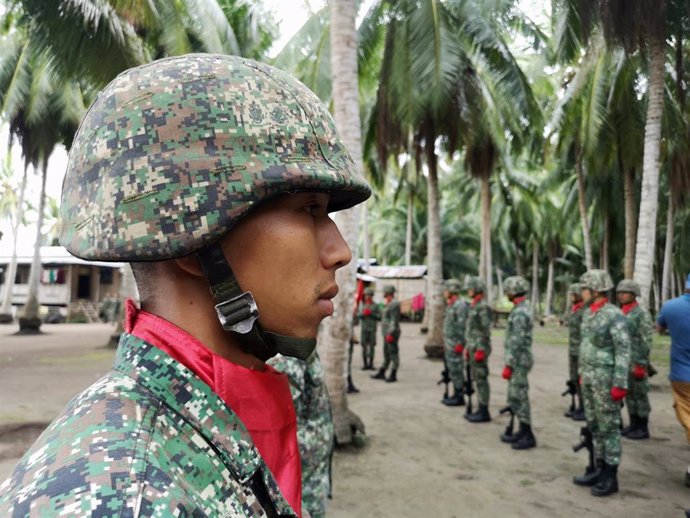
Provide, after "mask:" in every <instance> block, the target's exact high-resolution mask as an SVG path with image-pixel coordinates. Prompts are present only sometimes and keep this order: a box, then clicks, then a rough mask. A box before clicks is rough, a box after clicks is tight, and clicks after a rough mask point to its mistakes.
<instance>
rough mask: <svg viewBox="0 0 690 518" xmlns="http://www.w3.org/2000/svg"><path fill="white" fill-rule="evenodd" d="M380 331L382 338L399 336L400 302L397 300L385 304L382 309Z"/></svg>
mask: <svg viewBox="0 0 690 518" xmlns="http://www.w3.org/2000/svg"><path fill="white" fill-rule="evenodd" d="M381 331H382V332H383V336H384V337H385V336H386V335H393V336H395V337H396V338H398V337H399V336H400V302H398V301H397V300H394V301H392V302H391V303H390V304H386V306H385V307H384V308H383V321H382V322H381Z"/></svg>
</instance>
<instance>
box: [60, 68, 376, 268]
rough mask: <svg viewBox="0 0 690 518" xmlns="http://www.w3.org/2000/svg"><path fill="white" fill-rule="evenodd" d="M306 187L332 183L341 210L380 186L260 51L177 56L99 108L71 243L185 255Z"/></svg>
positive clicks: (321, 112)
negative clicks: (254, 55)
mask: <svg viewBox="0 0 690 518" xmlns="http://www.w3.org/2000/svg"><path fill="white" fill-rule="evenodd" d="M295 191H325V192H330V193H331V197H330V203H329V207H328V209H329V210H330V211H334V210H340V209H345V208H348V207H351V206H353V205H355V204H357V203H359V202H361V201H364V200H365V199H367V198H368V197H369V195H370V194H371V191H370V188H369V186H368V185H367V183H366V181H365V180H364V179H363V178H362V177H361V176H360V174H359V172H358V171H356V170H355V166H354V162H353V161H352V158H351V157H350V155H349V154H348V152H347V150H346V148H345V146H344V144H343V143H342V141H341V140H340V138H339V137H338V134H337V132H336V129H335V126H334V124H333V119H332V118H331V115H330V114H329V113H328V110H327V109H326V108H325V107H324V105H323V104H322V102H321V101H320V100H319V99H318V98H317V97H316V96H315V95H314V94H313V93H312V92H311V91H310V90H309V89H307V88H306V87H305V86H304V85H302V84H301V83H299V82H298V81H296V80H295V79H293V78H292V77H290V76H289V75H288V74H286V73H285V72H282V71H280V70H278V69H276V68H273V67H271V66H268V65H265V64H263V63H258V62H255V61H252V60H249V59H244V58H240V57H236V56H226V55H212V54H188V55H185V56H181V57H173V58H166V59H162V60H159V61H155V62H153V63H150V64H147V65H143V66H140V67H137V68H133V69H130V70H127V71H126V72H123V73H122V74H120V75H119V76H118V77H117V78H116V79H115V80H113V81H112V82H111V83H110V84H109V85H108V86H107V87H106V88H105V89H104V90H103V91H102V92H101V93H100V94H99V96H98V98H97V99H96V101H95V102H94V103H93V105H92V106H91V108H89V110H88V112H87V114H86V115H85V117H84V119H83V121H82V123H81V126H80V127H79V130H78V131H77V134H76V135H75V138H74V143H73V145H72V148H71V151H70V156H69V163H68V166H67V173H66V176H65V180H64V185H63V196H62V204H61V216H62V222H63V225H62V227H61V228H62V235H61V238H60V242H61V244H62V245H64V246H65V247H66V248H67V249H68V250H69V251H70V252H71V253H72V254H73V255H76V256H78V257H82V258H84V259H98V260H105V261H108V260H116V261H141V260H145V261H147V260H165V259H170V258H174V257H180V256H184V255H187V254H189V253H192V252H194V251H196V250H199V249H201V248H203V247H204V246H205V245H208V244H209V243H212V242H214V241H216V240H217V239H218V238H220V237H221V236H222V235H223V234H225V233H226V232H227V231H228V230H230V229H231V228H232V227H233V226H234V225H235V224H236V223H237V222H238V221H239V220H240V219H241V218H242V217H243V216H244V215H245V214H246V213H247V211H249V210H250V209H251V208H252V207H254V206H256V205H257V204H259V203H261V202H263V201H265V200H267V199H270V198H271V197H274V196H276V195H279V194H281V193H286V192H295Z"/></svg>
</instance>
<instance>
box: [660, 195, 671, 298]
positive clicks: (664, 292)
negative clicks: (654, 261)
mask: <svg viewBox="0 0 690 518" xmlns="http://www.w3.org/2000/svg"><path fill="white" fill-rule="evenodd" d="M672 257H673V200H671V196H669V199H668V210H667V211H666V244H665V245H664V269H663V272H662V274H661V303H662V304H663V303H664V302H666V301H667V300H668V299H669V298H671V280H672V278H673V265H672V263H671V259H672Z"/></svg>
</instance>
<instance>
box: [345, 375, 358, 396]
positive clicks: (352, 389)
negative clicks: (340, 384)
mask: <svg viewBox="0 0 690 518" xmlns="http://www.w3.org/2000/svg"><path fill="white" fill-rule="evenodd" d="M357 392H359V389H358V388H357V387H355V384H354V383H352V376H348V377H347V393H348V394H356V393H357Z"/></svg>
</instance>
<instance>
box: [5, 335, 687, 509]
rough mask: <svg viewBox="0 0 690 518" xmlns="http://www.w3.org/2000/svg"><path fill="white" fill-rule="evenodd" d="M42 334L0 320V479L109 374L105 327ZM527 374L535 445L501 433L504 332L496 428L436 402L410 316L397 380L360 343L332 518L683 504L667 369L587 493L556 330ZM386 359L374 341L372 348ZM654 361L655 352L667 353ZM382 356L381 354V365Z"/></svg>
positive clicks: (434, 374)
mask: <svg viewBox="0 0 690 518" xmlns="http://www.w3.org/2000/svg"><path fill="white" fill-rule="evenodd" d="M44 329H45V331H46V332H47V334H45V335H41V336H38V337H16V336H12V333H13V332H14V331H16V329H15V328H14V327H13V326H1V327H0V479H3V478H4V477H5V476H6V475H7V474H8V473H9V472H10V470H11V469H12V467H13V465H14V464H15V463H16V460H17V457H18V456H20V455H21V452H22V451H23V450H24V449H25V448H26V447H27V446H28V444H30V442H31V441H32V440H33V437H35V436H36V434H37V433H38V432H39V431H40V429H41V428H42V427H43V426H44V425H45V424H46V423H47V422H49V421H50V420H52V419H53V418H54V417H55V416H56V414H57V413H58V412H59V411H60V409H61V408H62V407H63V405H64V404H65V403H66V402H67V401H68V400H69V398H70V397H71V396H72V395H74V394H76V393H77V392H78V391H79V390H81V389H82V388H84V387H86V386H88V385H89V384H90V383H92V382H93V381H95V380H96V379H97V378H98V377H99V376H101V375H102V374H103V373H105V372H106V371H107V370H108V368H109V365H110V362H111V360H112V355H113V351H112V350H108V349H104V348H103V344H104V343H105V342H106V341H107V338H108V335H109V333H110V332H111V329H112V328H111V326H109V325H105V324H103V325H102V324H63V325H57V326H44ZM535 335H536V336H535V347H534V349H535V367H534V369H533V371H532V374H531V376H530V383H531V393H530V398H531V401H532V410H533V422H534V430H535V433H536V436H537V441H538V447H537V448H536V449H534V450H529V451H521V452H518V451H514V450H511V449H510V447H509V446H508V445H505V444H503V443H501V442H500V441H499V439H498V436H499V435H500V433H501V432H502V431H503V430H504V428H505V425H506V423H507V418H506V417H499V416H498V409H499V408H500V407H502V406H503V404H504V401H505V389H506V383H505V381H504V380H502V379H501V378H500V370H501V368H502V357H503V348H502V332H501V331H497V332H495V333H494V339H493V343H494V354H493V355H492V356H491V359H490V362H491V363H490V364H491V378H490V381H491V384H492V396H491V413H492V416H493V417H494V420H493V421H492V422H491V423H485V424H471V423H468V422H467V421H465V419H464V418H463V414H464V409H463V408H447V407H445V406H443V405H441V404H440V402H439V401H440V397H441V393H442V389H441V387H439V386H437V385H436V381H437V380H438V378H439V377H440V370H441V368H442V363H441V362H440V361H433V360H429V359H426V357H425V356H424V354H423V349H422V348H423V343H424V336H423V335H420V334H419V326H418V325H415V324H405V325H404V326H403V334H402V338H401V363H402V365H401V369H400V371H399V374H398V376H399V379H400V381H399V382H398V383H395V384H391V383H385V382H381V381H377V380H372V379H370V378H369V374H370V373H369V371H361V370H360V367H361V359H360V357H359V353H360V350H359V349H357V350H356V357H355V360H354V362H353V363H354V365H353V375H354V379H355V384H356V385H357V386H358V387H359V388H360V389H361V392H360V393H359V394H355V395H353V396H352V397H351V398H350V406H351V408H352V409H353V410H354V411H355V412H357V413H358V414H359V416H360V417H361V418H362V419H363V420H364V422H365V424H366V426H367V441H366V445H365V447H364V448H361V449H356V448H353V447H350V448H345V449H341V450H338V451H337V452H336V455H335V459H334V466H333V480H334V490H333V496H334V498H333V500H332V501H331V504H330V507H329V513H328V516H329V518H344V517H355V516H367V517H393V516H395V517H439V518H446V517H448V518H450V517H495V516H507V517H523V516H524V517H554V516H556V517H582V516H587V517H647V516H650V517H651V516H654V517H659V518H661V517H664V518H666V517H674V516H678V517H681V516H683V515H684V514H683V510H684V509H685V508H686V507H690V489H689V488H686V487H685V486H684V485H683V473H684V470H685V466H686V463H687V462H689V461H690V448H688V446H686V445H685V436H684V432H683V430H682V429H681V427H680V425H679V424H678V423H677V421H676V419H675V415H674V413H673V409H672V407H671V394H670V387H669V384H668V382H667V381H666V374H667V370H668V368H667V366H666V365H665V364H664V362H659V361H657V365H656V366H657V368H659V370H660V374H659V375H658V376H656V377H655V378H653V383H652V393H651V399H652V407H653V414H652V417H651V424H650V429H651V433H652V439H651V440H648V441H641V442H639V441H638V442H633V441H629V440H624V444H623V461H622V465H621V469H620V473H619V482H620V485H621V491H620V493H618V494H617V495H614V496H611V497H608V498H595V497H592V496H591V495H590V494H589V490H588V489H587V488H581V487H577V486H575V485H573V484H572V482H571V477H572V475H574V474H579V473H580V472H582V471H583V469H584V466H585V464H586V454H585V452H584V450H583V451H581V452H580V453H573V452H572V445H573V444H575V443H576V442H578V429H579V423H575V422H573V421H571V420H569V419H565V418H563V417H562V414H563V411H564V410H565V409H566V407H567V404H568V400H567V399H566V398H561V397H560V393H561V392H562V390H563V389H564V388H565V385H564V379H565V373H566V372H567V366H566V363H567V358H566V355H567V353H566V347H565V345H564V344H565V331H564V330H562V329H550V330H548V332H545V331H543V330H541V329H538V330H537V331H536V333H535ZM380 354H381V350H380V346H379V348H378V349H377V355H380ZM662 357H663V356H662ZM378 361H380V360H379V356H377V362H378Z"/></svg>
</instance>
